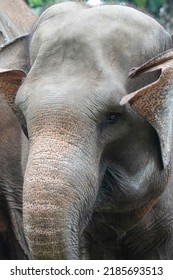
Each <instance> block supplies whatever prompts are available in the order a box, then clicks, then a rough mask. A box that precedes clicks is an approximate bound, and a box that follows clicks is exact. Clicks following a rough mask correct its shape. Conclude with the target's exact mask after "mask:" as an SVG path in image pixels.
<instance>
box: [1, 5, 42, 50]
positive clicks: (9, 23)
mask: <svg viewBox="0 0 173 280" xmlns="http://www.w3.org/2000/svg"><path fill="white" fill-rule="evenodd" d="M36 19H37V16H36V15H35V14H34V13H33V12H32V11H31V10H30V9H29V8H28V6H27V5H26V3H25V2H24V0H16V1H13V0H1V1H0V45H3V44H5V43H8V42H10V41H12V40H13V39H14V38H16V37H18V36H20V35H21V34H25V33H27V32H28V31H29V29H30V27H31V26H32V25H33V22H34V21H36Z"/></svg>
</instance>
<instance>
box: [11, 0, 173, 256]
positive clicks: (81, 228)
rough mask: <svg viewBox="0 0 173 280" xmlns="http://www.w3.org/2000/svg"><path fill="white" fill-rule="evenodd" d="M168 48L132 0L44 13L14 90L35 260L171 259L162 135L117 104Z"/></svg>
mask: <svg viewBox="0 0 173 280" xmlns="http://www.w3.org/2000/svg"><path fill="white" fill-rule="evenodd" d="M171 46H172V40H171V37H170V35H169V34H168V33H167V32H166V31H165V30H164V29H163V28H162V27H161V26H160V25H159V24H158V23H157V22H156V21H155V20H153V19H152V18H150V17H149V16H147V15H145V14H143V13H141V12H138V11H136V10H134V9H132V8H129V7H124V6H101V7H94V8H88V7H85V6H82V5H80V4H76V3H63V4H59V5H55V6H52V7H51V8H49V9H48V10H47V11H46V12H45V13H43V15H42V16H41V18H40V20H39V21H38V23H37V24H36V26H35V28H34V30H33V33H32V34H31V38H30V43H29V51H30V53H29V57H30V66H29V67H30V71H29V73H28V74H27V76H26V79H25V80H24V82H23V84H22V86H21V87H20V89H19V91H18V93H17V97H16V104H17V106H18V108H19V109H20V110H21V112H22V114H23V116H24V118H25V122H26V125H27V133H28V137H29V142H30V151H29V159H28V163H27V168H26V172H25V177H24V198H23V199H24V204H23V211H24V227H25V233H26V236H27V239H28V242H29V246H30V249H31V252H32V255H33V257H34V258H36V259H79V258H90V259H133V258H138V259H145V258H150V259H155V258H156V259H164V258H166V259H168V258H173V255H172V253H171V252H170V250H169V247H168V246H167V242H168V244H169V246H170V244H171V243H170V242H171V240H170V239H171V237H170V236H169V235H166V234H167V233H170V223H168V219H169V218H170V217H168V215H171V212H169V214H168V213H167V209H168V204H169V203H165V200H164V196H166V199H167V202H169V195H168V193H164V195H162V196H161V199H160V201H159V203H157V204H156V206H154V205H155V203H156V201H157V199H158V197H159V196H160V195H161V193H162V192H163V190H164V188H165V187H166V185H167V183H168V179H169V178H168V173H169V170H166V172H164V169H163V167H164V166H163V160H162V156H161V149H160V144H159V137H158V135H157V133H156V132H155V130H154V128H153V127H152V126H151V125H150V124H149V123H148V122H147V120H144V119H143V118H142V117H140V115H139V114H138V113H137V112H135V111H133V110H132V109H131V108H130V107H129V106H128V105H126V106H120V105H119V102H120V100H121V98H122V97H123V96H124V95H126V94H127V93H129V92H131V91H134V90H136V89H138V88H140V87H142V86H144V85H146V84H148V83H150V82H151V81H153V80H154V79H156V78H157V77H158V75H159V74H158V73H155V74H148V75H145V76H144V77H142V78H137V79H135V80H133V81H132V80H129V79H128V72H129V70H130V69H131V68H132V67H134V66H139V65H141V64H142V63H144V62H145V61H147V60H148V59H150V58H151V57H153V56H155V55H156V54H158V53H160V52H162V51H163V50H165V49H168V48H170V47H171ZM21 55H22V56H26V57H28V54H26V53H25V54H24V53H22V54H21ZM22 125H23V124H22ZM168 169H169V168H168ZM170 195H172V194H170ZM163 201H164V203H163ZM150 209H151V210H150ZM149 210H150V212H149V213H148V211H149ZM143 217H144V218H143ZM142 218H143V219H142ZM138 222H139V223H138ZM137 223H138V225H137ZM163 235H164V236H165V239H166V241H167V242H165V244H164V246H163V248H162V241H163ZM121 241H122V242H121ZM164 241H165V240H164Z"/></svg>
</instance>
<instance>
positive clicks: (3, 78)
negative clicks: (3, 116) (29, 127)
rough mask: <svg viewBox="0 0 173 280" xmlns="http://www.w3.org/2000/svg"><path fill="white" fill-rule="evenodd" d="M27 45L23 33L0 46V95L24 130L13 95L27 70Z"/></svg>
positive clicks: (26, 39) (26, 37) (26, 38)
mask: <svg viewBox="0 0 173 280" xmlns="http://www.w3.org/2000/svg"><path fill="white" fill-rule="evenodd" d="M28 46H29V35H24V36H21V37H18V38H17V39H15V40H14V41H12V42H10V43H9V44H6V45H3V46H2V47H1V48H0V96H1V97H2V98H3V99H5V100H6V101H7V103H8V104H9V105H10V107H11V108H12V110H13V112H14V113H15V115H16V116H17V118H18V119H19V121H20V123H21V124H22V127H23V130H24V132H25V124H24V119H23V115H22V113H21V112H19V110H18V109H17V108H16V106H15V97H16V93H17V91H18V89H19V87H20V85H21V83H22V80H23V79H24V78H25V76H26V75H27V73H28V71H29V55H28V48H29V47H28Z"/></svg>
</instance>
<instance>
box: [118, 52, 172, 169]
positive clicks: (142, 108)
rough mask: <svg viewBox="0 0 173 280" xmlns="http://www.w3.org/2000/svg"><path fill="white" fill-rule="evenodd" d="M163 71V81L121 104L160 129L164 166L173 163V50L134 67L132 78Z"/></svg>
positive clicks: (133, 94)
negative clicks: (171, 159)
mask: <svg viewBox="0 0 173 280" xmlns="http://www.w3.org/2000/svg"><path fill="white" fill-rule="evenodd" d="M156 70H161V75H160V77H159V79H158V80H157V81H155V82H153V83H151V84H149V85H147V86H145V87H143V88H142V89H139V90H137V91H135V92H133V93H131V94H128V95H126V96H124V97H123V98H122V99H121V101H120V105H125V104H126V103H127V102H129V104H130V106H131V107H132V108H133V109H134V110H136V111H137V112H138V113H139V114H140V115H141V116H142V117H143V118H145V119H146V120H147V121H148V122H149V123H150V124H151V125H152V126H153V127H154V129H155V130H156V132H157V134H158V137H159V141H160V146H161V154H162V161H163V166H164V168H166V167H167V166H168V165H169V163H170V157H171V140H172V122H173V50H172V49H170V50H168V51H166V52H163V53H161V54H160V55H158V56H157V57H154V58H153V59H151V60H150V61H148V62H146V63H145V64H143V65H142V66H141V67H138V68H134V69H133V70H132V71H131V72H130V76H131V77H132V76H133V77H136V76H138V75H140V74H143V73H146V72H150V71H156Z"/></svg>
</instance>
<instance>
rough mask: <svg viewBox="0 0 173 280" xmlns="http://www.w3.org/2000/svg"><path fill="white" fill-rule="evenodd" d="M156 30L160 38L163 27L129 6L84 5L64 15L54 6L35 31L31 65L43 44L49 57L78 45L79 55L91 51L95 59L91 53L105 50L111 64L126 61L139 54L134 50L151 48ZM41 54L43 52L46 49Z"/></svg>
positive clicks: (42, 18)
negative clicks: (95, 6)
mask: <svg viewBox="0 0 173 280" xmlns="http://www.w3.org/2000/svg"><path fill="white" fill-rule="evenodd" d="M58 6H61V5H58ZM47 14H48V15H47ZM51 14H52V16H51ZM151 25H152V32H151ZM153 30H154V32H155V37H157V35H158V34H157V33H159V32H161V30H162V28H161V26H160V25H159V24H158V23H157V22H156V21H154V20H153V19H151V18H150V17H148V16H146V15H144V14H142V13H140V12H138V11H136V10H134V9H132V8H129V7H121V6H106V7H100V8H90V9H88V8H86V7H85V6H84V8H80V9H70V10H68V8H67V12H65V11H63V12H61V8H60V7H59V11H58V7H57V9H55V7H52V8H51V9H48V12H45V13H44V14H43V16H42V17H41V19H40V20H39V22H38V24H37V25H36V28H35V29H34V32H33V36H32V40H31V64H32V63H33V61H34V60H35V59H36V57H37V55H38V53H39V51H40V48H41V46H42V44H43V43H44V45H46V49H45V52H46V53H49V56H50V55H51V53H53V54H54V53H58V54H60V50H62V49H63V50H64V49H67V48H68V52H69V46H71V48H72V49H73V50H74V49H75V47H76V46H78V48H77V49H76V50H77V53H79V46H80V52H81V49H82V54H84V51H83V49H84V50H85V49H86V48H89V53H88V54H90V56H92V52H94V53H97V52H95V51H94V50H96V49H98V50H100V49H101V48H102V49H103V50H104V56H106V55H107V54H108V55H109V60H110V61H111V60H113V59H114V60H115V59H116V60H117V61H118V60H122V56H123V55H124V56H125V57H126V58H127V55H128V54H129V55H131V52H132V51H133V53H134V55H137V53H136V50H135V49H134V48H139V47H140V49H141V50H140V51H141V52H143V49H145V48H149V47H151V45H152V44H153V40H154V39H153ZM150 39H151V40H150ZM146 41H147V42H146ZM156 42H157V38H156ZM85 45H86V47H85ZM116 50H118V53H119V57H117V55H116ZM138 51H139V50H138ZM41 52H44V51H43V49H42V50H41ZM63 57H64V52H63ZM88 57H89V56H87V58H88ZM120 62H121V63H122V61H120ZM124 62H125V61H124ZM126 63H127V61H126Z"/></svg>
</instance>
